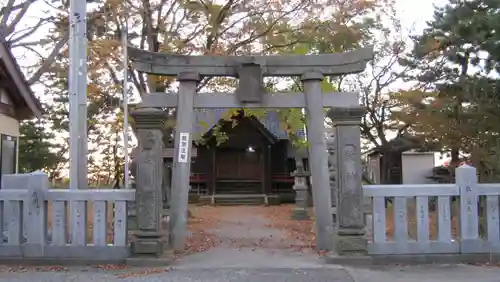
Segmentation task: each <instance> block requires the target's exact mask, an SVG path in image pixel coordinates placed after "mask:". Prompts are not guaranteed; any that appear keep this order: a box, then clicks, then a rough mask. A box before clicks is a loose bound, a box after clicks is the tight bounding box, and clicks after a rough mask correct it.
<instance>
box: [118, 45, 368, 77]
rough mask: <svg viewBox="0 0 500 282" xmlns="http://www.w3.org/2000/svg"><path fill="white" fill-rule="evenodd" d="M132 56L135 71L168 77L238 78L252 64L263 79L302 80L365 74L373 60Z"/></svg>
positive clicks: (363, 52) (352, 55)
mask: <svg viewBox="0 0 500 282" xmlns="http://www.w3.org/2000/svg"><path fill="white" fill-rule="evenodd" d="M128 54H129V58H130V60H131V62H132V67H133V68H134V69H135V70H137V71H139V72H144V73H149V74H156V75H165V76H177V75H178V74H179V73H182V72H196V73H198V74H199V75H200V76H232V77H237V76H238V71H239V67H241V66H242V65H244V64H249V63H250V64H258V65H260V66H261V67H262V75H263V76H300V75H302V74H303V73H305V72H311V71H312V72H319V73H321V74H323V75H326V76H335V75H343V74H351V73H359V72H362V71H363V70H364V69H365V67H366V63H367V62H368V61H370V60H372V59H373V48H371V47H367V48H361V49H359V50H356V51H352V52H344V53H334V54H318V55H274V56H212V55H206V56H188V55H177V54H166V53H157V52H149V51H145V50H141V49H137V48H133V47H128Z"/></svg>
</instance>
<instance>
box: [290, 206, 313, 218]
mask: <svg viewBox="0 0 500 282" xmlns="http://www.w3.org/2000/svg"><path fill="white" fill-rule="evenodd" d="M309 218H310V217H309V214H308V213H307V209H301V208H294V209H293V210H292V219H293V220H308V219H309Z"/></svg>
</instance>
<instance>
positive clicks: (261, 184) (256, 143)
mask: <svg viewBox="0 0 500 282" xmlns="http://www.w3.org/2000/svg"><path fill="white" fill-rule="evenodd" d="M226 110H227V109H203V110H199V111H195V121H194V124H193V132H194V134H193V135H195V136H196V135H198V136H199V137H201V138H202V139H203V142H201V143H200V142H194V143H193V153H192V161H191V181H190V182H191V195H199V196H228V197H231V195H233V198H236V197H237V196H236V195H239V196H240V197H241V196H251V195H260V196H263V195H266V196H270V195H273V196H279V198H280V200H281V201H282V202H283V201H285V202H286V201H291V200H293V199H294V196H295V194H294V191H293V189H292V186H293V182H294V179H293V177H292V176H291V173H292V172H293V170H294V169H295V162H294V150H293V149H292V146H291V142H290V141H289V138H288V134H287V133H286V132H285V131H284V130H282V128H281V127H280V122H279V120H278V117H277V114H276V112H272V111H271V112H269V114H267V116H266V117H265V118H264V120H259V119H258V118H257V117H255V116H245V114H244V112H243V111H241V112H240V113H239V115H238V116H233V117H232V119H233V120H234V121H235V122H234V123H233V122H231V121H227V120H223V119H221V117H222V115H223V114H224V112H226ZM216 124H219V125H220V128H219V130H220V132H223V134H225V138H224V139H225V140H224V141H223V142H221V143H220V144H217V138H216V137H215V136H214V134H213V132H212V131H213V130H214V126H215V125H216ZM297 134H298V135H304V131H303V130H301V131H299V132H297ZM166 161H167V163H172V158H171V157H170V158H167V160H166ZM261 198H262V197H261Z"/></svg>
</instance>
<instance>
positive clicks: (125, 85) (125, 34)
mask: <svg viewBox="0 0 500 282" xmlns="http://www.w3.org/2000/svg"><path fill="white" fill-rule="evenodd" d="M127 13H128V10H127V9H126V2H125V1H124V2H123V26H122V35H121V36H122V52H123V148H124V150H125V152H124V158H125V159H124V168H123V170H124V178H123V186H124V187H125V189H128V188H131V187H130V186H129V185H130V179H129V157H128V52H127V45H128V15H127Z"/></svg>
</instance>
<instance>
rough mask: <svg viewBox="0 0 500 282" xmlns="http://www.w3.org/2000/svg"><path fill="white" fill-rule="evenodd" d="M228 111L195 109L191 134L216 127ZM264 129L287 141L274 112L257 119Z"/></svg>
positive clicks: (286, 135)
mask: <svg viewBox="0 0 500 282" xmlns="http://www.w3.org/2000/svg"><path fill="white" fill-rule="evenodd" d="M227 110H228V109H197V110H195V119H194V122H193V133H194V134H195V135H203V134H205V133H206V132H207V131H209V130H210V129H211V128H212V127H213V126H214V125H216V124H217V123H218V122H219V121H220V120H221V119H223V115H224V114H225V113H226V112H227ZM259 120H260V121H261V123H262V124H263V125H264V127H265V128H266V129H267V130H269V132H271V133H272V134H273V135H274V136H275V137H276V138H277V139H282V140H283V139H285V140H286V139H288V133H287V132H286V131H285V130H283V128H282V127H281V125H280V120H279V118H278V114H277V113H276V112H275V111H269V113H268V114H267V115H266V116H265V117H264V118H259ZM304 135H305V132H304V130H298V131H297V136H301V137H302V136H304Z"/></svg>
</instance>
